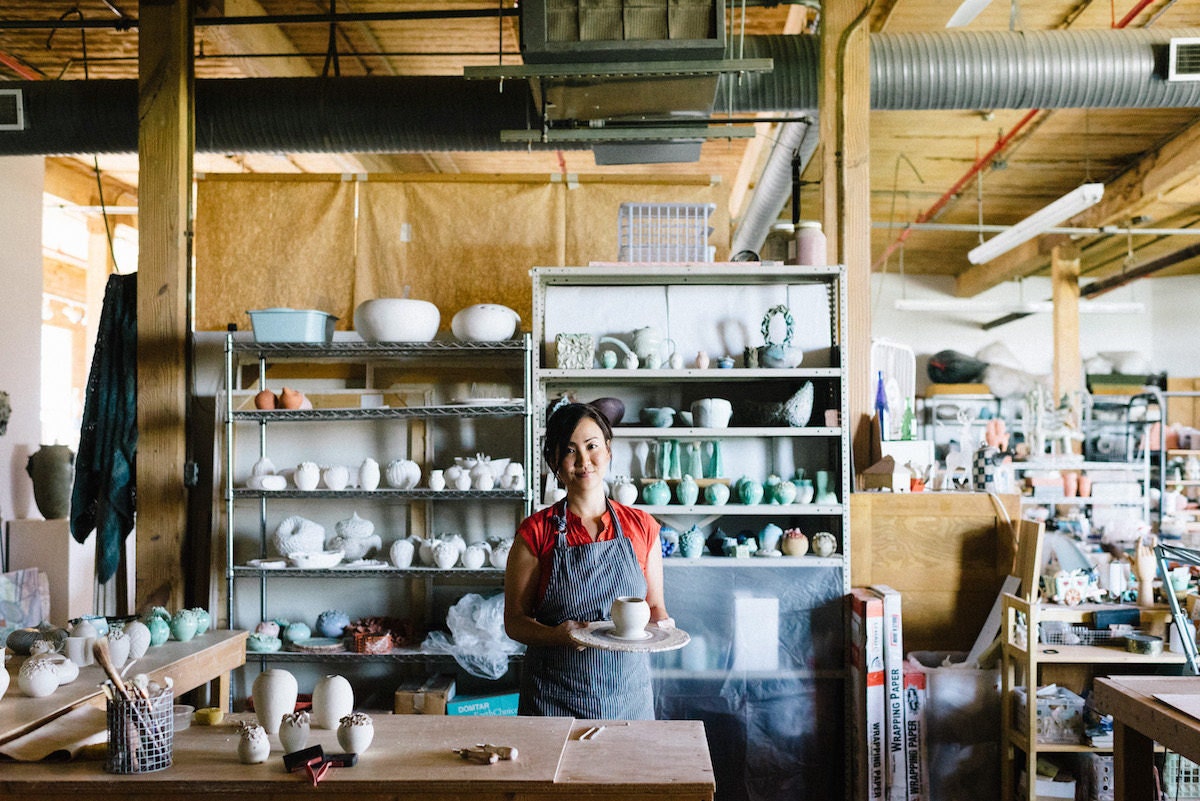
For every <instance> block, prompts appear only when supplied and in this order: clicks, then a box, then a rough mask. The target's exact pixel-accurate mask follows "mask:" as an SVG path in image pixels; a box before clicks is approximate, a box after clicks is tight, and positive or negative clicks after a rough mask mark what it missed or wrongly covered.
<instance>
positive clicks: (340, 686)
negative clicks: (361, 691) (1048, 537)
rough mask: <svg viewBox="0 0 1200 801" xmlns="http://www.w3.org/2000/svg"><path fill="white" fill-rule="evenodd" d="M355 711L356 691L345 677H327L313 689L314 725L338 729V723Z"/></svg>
mask: <svg viewBox="0 0 1200 801" xmlns="http://www.w3.org/2000/svg"><path fill="white" fill-rule="evenodd" d="M353 711H354V690H353V688H351V687H350V682H349V681H347V680H346V678H345V677H344V676H336V675H335V676H325V677H324V678H321V679H318V680H317V683H316V686H314V687H313V697H312V725H313V726H315V727H317V728H318V729H337V727H338V721H340V720H341V719H342V718H344V717H346V715H349V714H350V713H351V712H353Z"/></svg>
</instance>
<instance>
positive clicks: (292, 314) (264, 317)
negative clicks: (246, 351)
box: [246, 308, 338, 344]
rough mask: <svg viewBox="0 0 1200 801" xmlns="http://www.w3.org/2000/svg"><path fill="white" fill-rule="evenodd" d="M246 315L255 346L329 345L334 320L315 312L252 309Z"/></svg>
mask: <svg viewBox="0 0 1200 801" xmlns="http://www.w3.org/2000/svg"><path fill="white" fill-rule="evenodd" d="M246 314H248V315H250V324H251V326H253V328H254V341H255V342H313V343H319V344H320V343H327V342H331V341H333V325H334V323H336V322H337V319H338V318H336V317H334V316H333V315H332V314H330V313H328V312H323V311H318V310H317V309H287V308H275V309H256V310H253V311H247V312H246Z"/></svg>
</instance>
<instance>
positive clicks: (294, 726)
mask: <svg viewBox="0 0 1200 801" xmlns="http://www.w3.org/2000/svg"><path fill="white" fill-rule="evenodd" d="M310 717H311V716H310V714H309V712H308V711H307V710H301V711H300V712H288V713H286V714H284V715H283V717H282V718H280V720H279V744H280V745H282V746H283V752H284V753H285V754H291V753H293V752H295V751H299V750H300V749H301V748H303V747H304V746H306V745H308V733H309V729H310V722H309V719H310Z"/></svg>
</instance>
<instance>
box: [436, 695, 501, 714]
mask: <svg viewBox="0 0 1200 801" xmlns="http://www.w3.org/2000/svg"><path fill="white" fill-rule="evenodd" d="M517 698H518V694H517V693H505V694H503V695H477V696H471V697H463V698H456V699H454V700H453V701H451V702H450V703H448V704H446V714H447V715H507V716H515V715H516V714H517Z"/></svg>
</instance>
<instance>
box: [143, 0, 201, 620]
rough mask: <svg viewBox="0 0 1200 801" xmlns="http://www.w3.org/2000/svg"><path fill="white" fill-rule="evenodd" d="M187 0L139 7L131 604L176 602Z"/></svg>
mask: <svg viewBox="0 0 1200 801" xmlns="http://www.w3.org/2000/svg"><path fill="white" fill-rule="evenodd" d="M191 7H192V4H190V3H179V2H164V1H163V0H154V2H143V3H142V4H141V8H140V14H139V33H140V35H139V36H138V61H139V70H138V71H139V79H138V119H139V121H140V122H139V130H138V167H139V171H140V185H139V198H140V199H141V202H140V206H139V216H140V224H141V236H140V238H139V255H138V277H137V283H138V310H137V319H138V404H137V409H138V414H137V418H138V419H137V423H138V459H137V488H138V519H137V571H136V594H135V598H136V604H137V607H138V608H143V607H149V606H153V605H162V606H167V607H168V608H172V609H175V608H179V607H181V606H183V605H184V598H183V586H184V580H183V565H182V563H181V559H180V554H181V553H182V552H183V539H184V534H185V532H186V528H187V492H186V490H185V488H184V484H183V478H184V462H185V460H186V458H187V424H186V418H187V387H186V379H187V376H186V370H185V364H186V342H187V337H188V304H187V297H188V289H189V281H188V267H189V260H190V241H189V233H190V217H191V213H190V208H191V206H190V203H191V182H192V137H193V134H192V125H193V121H192V65H191V59H192V48H193V41H192V22H191V18H190V9H191Z"/></svg>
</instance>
